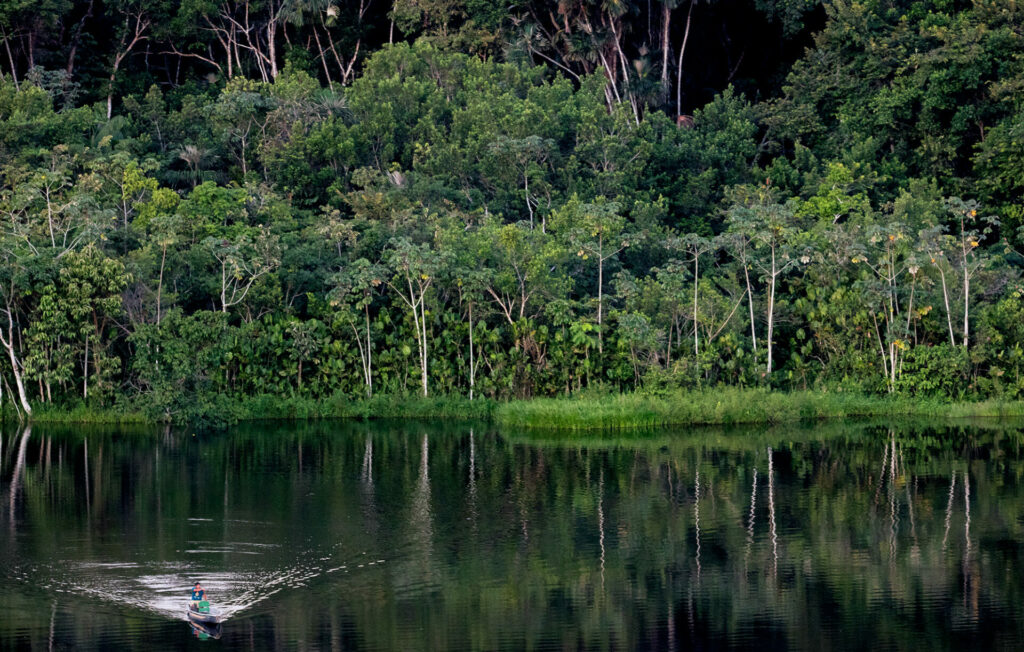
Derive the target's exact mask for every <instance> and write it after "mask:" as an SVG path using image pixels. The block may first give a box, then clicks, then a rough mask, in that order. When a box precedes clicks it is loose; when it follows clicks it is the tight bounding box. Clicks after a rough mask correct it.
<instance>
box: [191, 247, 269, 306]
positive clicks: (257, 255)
mask: <svg viewBox="0 0 1024 652" xmlns="http://www.w3.org/2000/svg"><path fill="white" fill-rule="evenodd" d="M203 246H204V247H205V249H206V250H207V251H208V252H209V253H210V255H211V256H212V257H213V258H214V260H216V261H217V265H218V266H219V267H220V284H219V285H220V310H221V312H225V313H226V312H227V311H228V308H230V307H231V306H234V305H237V304H239V303H241V302H242V301H244V300H245V297H246V296H247V295H248V294H249V291H250V290H251V289H252V287H253V285H254V284H255V283H256V282H257V281H259V280H260V279H261V278H263V277H264V276H266V275H267V274H270V273H271V272H273V271H274V270H275V269H277V267H278V266H279V265H280V264H281V252H280V245H279V242H278V238H277V237H276V236H274V235H271V234H270V231H269V229H267V228H266V227H263V228H259V229H256V230H255V232H254V233H244V232H243V233H242V234H241V235H239V236H238V237H235V238H233V239H230V240H229V239H227V238H223V237H210V238H207V239H205V240H204V241H203Z"/></svg>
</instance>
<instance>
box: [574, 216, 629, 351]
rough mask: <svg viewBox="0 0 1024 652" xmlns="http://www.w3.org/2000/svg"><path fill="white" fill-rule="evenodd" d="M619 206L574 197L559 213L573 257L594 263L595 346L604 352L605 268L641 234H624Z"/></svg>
mask: <svg viewBox="0 0 1024 652" xmlns="http://www.w3.org/2000/svg"><path fill="white" fill-rule="evenodd" d="M619 208H620V207H619V204H618V203H617V202H610V201H607V200H606V199H605V198H604V197H600V198H598V199H597V201H595V202H594V203H588V204H584V203H581V202H580V201H579V200H578V199H576V198H573V200H571V201H570V202H569V203H568V204H566V206H565V207H564V208H563V209H562V211H561V216H560V217H559V218H558V220H559V223H560V226H559V229H560V230H563V231H564V232H565V234H566V236H567V238H568V241H569V243H570V245H571V246H572V248H573V249H576V255H577V256H578V257H579V258H581V259H583V260H588V259H590V258H593V259H594V261H595V262H596V263H597V347H598V353H601V354H603V353H604V334H603V323H604V320H603V314H604V267H605V263H606V262H608V261H610V260H613V259H615V258H616V257H617V256H618V255H619V253H621V252H622V251H623V250H624V249H626V248H627V247H629V246H630V245H631V244H633V243H636V242H637V241H639V240H640V239H641V236H642V234H640V233H629V232H627V231H626V219H625V218H624V217H623V216H622V215H620V214H619Z"/></svg>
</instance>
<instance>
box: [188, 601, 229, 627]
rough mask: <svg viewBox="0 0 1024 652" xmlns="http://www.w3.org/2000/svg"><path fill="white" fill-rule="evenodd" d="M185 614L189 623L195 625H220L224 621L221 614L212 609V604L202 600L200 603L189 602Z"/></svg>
mask: <svg viewBox="0 0 1024 652" xmlns="http://www.w3.org/2000/svg"><path fill="white" fill-rule="evenodd" d="M185 613H186V615H187V616H188V619H189V621H190V622H193V623H201V624H203V625H219V624H220V623H221V622H222V621H223V618H222V617H221V615H220V613H219V612H218V611H216V610H215V609H213V608H211V607H210V603H209V602H208V601H206V600H200V601H199V602H192V601H189V603H188V607H187V608H186V609H185Z"/></svg>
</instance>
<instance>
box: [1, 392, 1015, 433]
mask: <svg viewBox="0 0 1024 652" xmlns="http://www.w3.org/2000/svg"><path fill="white" fill-rule="evenodd" d="M10 416H13V415H10V414H9V415H8V417H10ZM169 416H170V419H171V420H173V421H176V422H187V423H194V424H200V425H205V426H208V427H213V428H218V427H223V426H226V425H230V424H232V423H237V422H242V421H259V420H308V419H364V420H365V419H442V420H476V421H490V422H493V423H496V424H499V425H502V426H507V427H514V428H530V429H557V430H610V429H627V428H656V427H660V426H670V425H734V424H761V423H764V424H773V423H786V422H795V421H806V420H817V419H842V418H859V417H928V418H937V419H960V418H979V417H980V418H984V417H1024V401H998V400H986V401H973V402H972V401H962V402H942V401H937V400H932V399H920V398H909V397H905V398H901V397H895V398H894V397H885V396H867V395H863V394H849V393H842V392H810V391H807V392H773V391H769V390H765V389H737V388H719V389H714V390H702V391H692V392H679V393H674V394H667V395H645V394H614V393H593V394H586V395H583V396H577V397H572V398H537V399H530V400H516V401H509V402H497V401H493V400H490V399H477V400H474V401H470V400H468V399H466V398H464V397H461V396H437V397H429V398H423V397H417V396H376V397H374V398H372V399H357V400H352V399H348V398H345V397H334V398H330V399H327V400H323V401H317V400H313V399H307V398H301V397H280V396H272V395H262V396H254V397H245V398H240V399H229V398H227V397H220V398H218V399H216V400H214V401H208V402H205V403H204V402H202V401H197V410H196V412H195V414H190V415H182V414H177V415H169ZM167 420H168V415H164V414H160V413H159V412H155V411H153V410H146V409H140V408H136V407H131V406H124V407H113V408H103V409H94V408H91V407H88V406H81V405H80V406H73V407H70V408H60V407H47V406H41V407H39V408H37V409H36V410H35V411H34V413H33V417H32V421H33V422H35V423H66V424H67V423H107V424H145V423H159V422H163V421H167Z"/></svg>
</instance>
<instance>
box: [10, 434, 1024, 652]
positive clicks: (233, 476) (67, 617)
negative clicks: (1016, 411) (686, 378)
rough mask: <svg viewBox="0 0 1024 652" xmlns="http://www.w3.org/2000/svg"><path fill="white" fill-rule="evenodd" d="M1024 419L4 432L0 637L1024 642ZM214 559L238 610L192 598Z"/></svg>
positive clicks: (243, 645)
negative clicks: (209, 610) (217, 622)
mask: <svg viewBox="0 0 1024 652" xmlns="http://www.w3.org/2000/svg"><path fill="white" fill-rule="evenodd" d="M1022 444H1024V424H1020V423H998V422H975V423H961V424H955V425H950V424H927V423H902V424H895V425H894V424H886V423H829V424H808V425H800V426H775V427H765V428H744V429H732V430H728V429H679V430H665V431H656V432H644V433H636V434H628V433H614V434H610V435H603V436H599V435H578V434H551V433H548V434H543V433H533V434H531V433H524V432H508V431H502V430H500V429H496V428H494V427H492V426H488V425H477V426H473V425H471V424H463V423H442V422H437V423H434V422H412V423H401V422H383V423H382V422H371V423H358V422H315V423H299V424H279V423H275V424H246V425H243V426H239V427H236V428H234V429H232V430H229V431H227V432H223V433H215V434H205V433H192V432H190V431H187V430H186V431H182V430H176V429H164V428H132V427H124V428H85V427H75V428H68V427H44V426H43V425H36V426H33V427H32V428H30V429H25V428H16V427H13V426H9V427H7V428H6V429H5V430H4V431H3V433H2V435H0V577H2V581H3V591H2V592H0V650H16V649H17V650H20V649H33V650H44V649H69V648H75V649H86V650H88V649H117V650H136V649H138V650H152V649H182V648H190V647H194V648H195V649H203V650H213V649H222V648H223V649H231V650H235V649H238V650H243V649H244V650H265V649H286V650H353V649H358V650H390V649H406V650H408V649H438V650H525V649H529V650H547V649H559V650H562V649H681V648H687V649H689V648H700V649H708V650H715V649H723V650H725V649H749V648H754V647H756V648H757V649H759V650H826V649H843V650H872V651H877V650H913V649H927V650H929V651H930V652H938V651H940V650H968V649H970V650H975V649H1017V648H1018V647H1019V645H1020V643H1019V642H1020V641H1024V601H1022V600H1021V599H1020V595H1019V594H1020V593H1021V591H1022V590H1024V566H1022V565H1021V563H1020V560H1021V557H1022V552H1024V509H1022V508H1024V448H1022ZM197 580H198V581H201V582H202V583H203V585H204V586H205V588H206V589H207V591H208V593H209V596H210V599H211V601H212V602H213V604H214V605H215V606H216V607H219V608H220V609H221V611H222V613H223V614H224V615H225V616H226V617H227V618H226V621H225V622H224V624H223V625H222V627H221V628H220V629H219V630H218V631H203V630H199V629H195V628H193V627H192V626H191V625H190V624H189V623H188V622H187V619H186V618H185V613H184V610H185V600H186V598H187V595H188V589H189V587H190V585H191V584H192V582H194V581H197Z"/></svg>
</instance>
